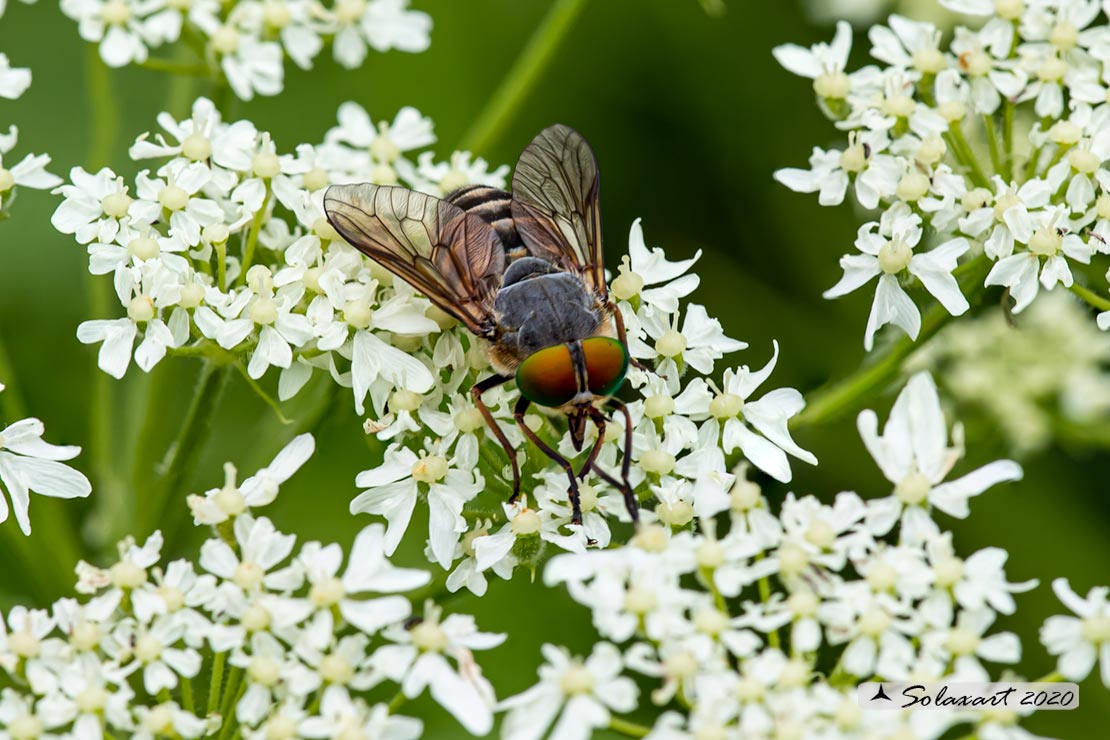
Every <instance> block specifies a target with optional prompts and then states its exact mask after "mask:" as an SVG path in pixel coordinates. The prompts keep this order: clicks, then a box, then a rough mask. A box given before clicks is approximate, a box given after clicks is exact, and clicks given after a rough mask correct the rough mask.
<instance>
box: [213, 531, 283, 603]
mask: <svg viewBox="0 0 1110 740" xmlns="http://www.w3.org/2000/svg"><path fill="white" fill-rule="evenodd" d="M296 539H297V538H296V536H295V535H291V534H288V535H287V534H282V533H281V532H278V531H277V529H276V528H275V527H274V525H273V522H271V521H270V520H269V519H267V518H266V517H261V518H259V519H254V518H252V517H250V516H240V517H237V518H236V519H235V540H236V542H237V544H238V552H237V551H236V550H234V549H232V548H231V546H230V545H228V544H227V543H226V542H224V541H223V540H217V539H212V540H208V541H207V542H205V543H204V544H203V545H202V546H201V549H200V566H201V567H202V568H204V569H205V570H207V571H208V572H209V573H212V574H214V575H217V576H219V577H220V578H224V579H226V580H228V581H230V582H231V583H233V584H235V586H237V587H238V588H239V589H241V590H242V591H244V592H246V593H248V594H249V593H253V592H255V591H258V590H259V589H261V588H262V587H263V586H265V587H266V588H271V589H274V590H278V591H282V590H286V589H291V588H295V587H296V586H297V585H299V584H300V582H301V580H302V579H301V577H300V574H299V573H296V572H293V573H290V572H288V571H286V570H283V571H276V572H271V570H272V569H273V568H274V567H275V566H277V565H278V564H279V563H281V562H282V561H283V560H285V558H287V557H288V556H289V553H290V552H292V550H293V545H294V543H295V542H296Z"/></svg>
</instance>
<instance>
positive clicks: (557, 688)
mask: <svg viewBox="0 0 1110 740" xmlns="http://www.w3.org/2000/svg"><path fill="white" fill-rule="evenodd" d="M543 655H544V658H545V660H546V661H547V662H546V663H545V664H544V665H542V666H540V670H539V675H540V682H539V683H538V684H536V685H535V686H533V687H532V688H530V689H528V690H527V691H524V692H522V693H520V694H517V695H516V696H512V697H509V698H508V699H505V700H504V701H502V702H501V704H500V705H499V708H500V709H506V710H508V714H507V715H505V722H504V725H503V727H502V729H501V735H502V737H504V738H506V740H539V738H542V737H544V736H545V735H547V734H548V730H549V729H550V730H551V734H550V736H551V737H553V738H586V737H589V736H591V735H592V734H593V732H594V731H595V730H599V729H602V728H604V727H607V726H608V725H609V719H610V717H611V712H618V713H621V714H623V713H627V712H631V711H632V710H633V709H635V708H636V699H637V696H638V694H639V691H638V690H637V688H636V684H635V683H634V682H633V681H632V679H631V678H628V677H627V676H623V675H621V672H622V671H623V669H624V665H623V661H622V660H621V655H620V652H619V651H618V650H617V648H616V647H614V646H613V645H612V644H610V643H608V642H600V643H598V644H596V645H594V648H593V652H592V653H591V654H590V656H589V657H588V658H586V659H585V660H584V661H582V660H579V659H577V658H572V657H571V655H570V653H569V652H568V651H567V650H566V649H565V648H558V647H555V646H554V645H544V646H543ZM556 718H558V719H556ZM553 722H554V723H555V726H554V728H552V723H553Z"/></svg>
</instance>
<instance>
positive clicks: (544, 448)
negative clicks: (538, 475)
mask: <svg viewBox="0 0 1110 740" xmlns="http://www.w3.org/2000/svg"><path fill="white" fill-rule="evenodd" d="M530 403H531V401H529V400H528V399H527V398H525V397H524V396H521V397H520V400H518V401H517V402H516V408H514V409H513V418H514V419H516V423H517V424H519V425H520V429H521V431H523V432H524V436H525V437H527V438H528V439H530V440H532V444H534V445H535V446H536V447H538V448H540V452H542V453H543V454H545V455H547V456H548V457H549V458H551V459H552V460H554V461H555V462H556V463H558V465H559V467H561V468H562V469H563V470H565V471H566V474H567V477H568V478H569V479H570V488H568V489H567V496H568V498H570V510H571V515H570V523H571V524H579V525H581V524H582V501H581V499H580V498H579V496H578V479H577V478H576V477H575V475H574V467H573V466H572V465H571V464H570V461H569V460H567V459H566V458H565V457H563V456H562V455H560V454H559V453H558V452H556V451H555V450H553V449H551V447H550V446H548V444H547V443H546V442H544V441H543V440H542V439H540V438H539V436H538V435H537V434H536V433H535V432H533V431H532V429H531V428H530V427H529V426H528V425H527V424H525V423H524V412H525V411H527V410H528V406H529V404H530Z"/></svg>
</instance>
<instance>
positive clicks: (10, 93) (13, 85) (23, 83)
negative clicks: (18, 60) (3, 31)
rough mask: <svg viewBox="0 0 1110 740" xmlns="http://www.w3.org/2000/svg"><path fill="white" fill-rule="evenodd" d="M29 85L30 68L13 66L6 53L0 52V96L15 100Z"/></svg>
mask: <svg viewBox="0 0 1110 740" xmlns="http://www.w3.org/2000/svg"><path fill="white" fill-rule="evenodd" d="M30 86H31V70H29V69H26V68H24V67H13V66H11V63H10V62H9V61H8V55H7V54H0V98H7V99H8V100H15V99H16V98H18V97H19V96H20V95H22V94H23V93H25V92H27V88H28V87H30Z"/></svg>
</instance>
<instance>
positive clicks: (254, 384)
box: [235, 362, 293, 424]
mask: <svg viewBox="0 0 1110 740" xmlns="http://www.w3.org/2000/svg"><path fill="white" fill-rule="evenodd" d="M235 369H236V370H238V371H239V374H240V375H242V376H243V380H245V381H247V385H249V386H250V389H251V390H252V391H254V392H255V395H257V396H258V397H259V398H261V399H262V401H263V403H265V404H266V405H267V406H269V407H270V409H271V410H272V411H273V412H274V414H276V415H277V418H278V421H280V422H281V423H282V424H292V423H293V420H292V419H290V418H288V417H287V416H286V415H285V414H284V413H282V411H281V403H279V402H278V400H277V399H276V398H274V397H273V396H271V395H270V394H269V393H267V392H266V389H265V388H263V387H262V386H261V385H259V383H258V381H257V380H255V379H254V378H252V377H251V376H250V373H248V372H247V367H246V365H244V364H243V363H241V362H236V363H235Z"/></svg>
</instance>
